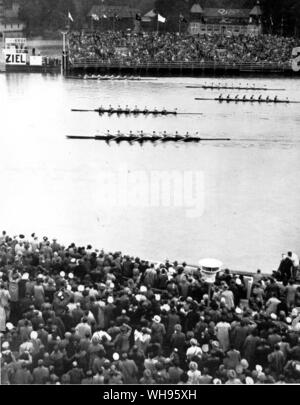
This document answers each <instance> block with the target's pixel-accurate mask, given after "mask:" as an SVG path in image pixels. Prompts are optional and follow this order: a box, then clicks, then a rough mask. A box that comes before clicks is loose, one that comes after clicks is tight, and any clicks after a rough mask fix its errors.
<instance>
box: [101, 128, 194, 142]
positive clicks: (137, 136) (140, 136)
mask: <svg viewBox="0 0 300 405" xmlns="http://www.w3.org/2000/svg"><path fill="white" fill-rule="evenodd" d="M104 136H105V137H106V138H107V139H108V140H113V141H118V139H125V138H128V139H131V140H136V141H142V140H153V141H156V140H161V141H164V140H174V141H187V140H193V141H197V140H199V141H200V140H201V138H200V137H199V133H198V132H196V134H195V135H190V133H189V132H187V133H186V134H185V135H180V134H179V133H178V132H177V131H176V132H175V134H174V135H171V134H168V133H167V132H166V131H164V132H163V133H157V132H156V131H153V132H152V134H145V133H144V131H138V132H137V133H133V132H132V131H130V132H129V134H123V133H121V131H118V132H117V134H116V135H112V134H111V133H110V131H109V130H108V131H107V132H106V133H105V135H104Z"/></svg>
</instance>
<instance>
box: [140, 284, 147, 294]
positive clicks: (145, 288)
mask: <svg viewBox="0 0 300 405" xmlns="http://www.w3.org/2000/svg"><path fill="white" fill-rule="evenodd" d="M140 292H142V293H143V292H147V287H146V286H144V285H142V286H141V288H140Z"/></svg>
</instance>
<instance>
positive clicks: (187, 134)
mask: <svg viewBox="0 0 300 405" xmlns="http://www.w3.org/2000/svg"><path fill="white" fill-rule="evenodd" d="M189 138H190V134H189V132H188V131H187V133H186V134H185V135H184V139H189Z"/></svg>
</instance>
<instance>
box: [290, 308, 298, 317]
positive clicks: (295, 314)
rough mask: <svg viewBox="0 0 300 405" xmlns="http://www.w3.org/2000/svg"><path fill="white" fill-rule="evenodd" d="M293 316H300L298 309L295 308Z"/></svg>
mask: <svg viewBox="0 0 300 405" xmlns="http://www.w3.org/2000/svg"><path fill="white" fill-rule="evenodd" d="M291 315H292V316H298V310H297V308H294V309H293V310H292V313H291Z"/></svg>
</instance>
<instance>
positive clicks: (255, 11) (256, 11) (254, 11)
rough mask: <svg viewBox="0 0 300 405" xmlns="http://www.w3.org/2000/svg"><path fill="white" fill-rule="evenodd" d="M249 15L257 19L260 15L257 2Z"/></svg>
mask: <svg viewBox="0 0 300 405" xmlns="http://www.w3.org/2000/svg"><path fill="white" fill-rule="evenodd" d="M250 15H253V16H257V17H258V16H261V15H262V11H261V8H260V5H259V2H257V4H256V6H254V7H253V9H252V10H251V11H250Z"/></svg>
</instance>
